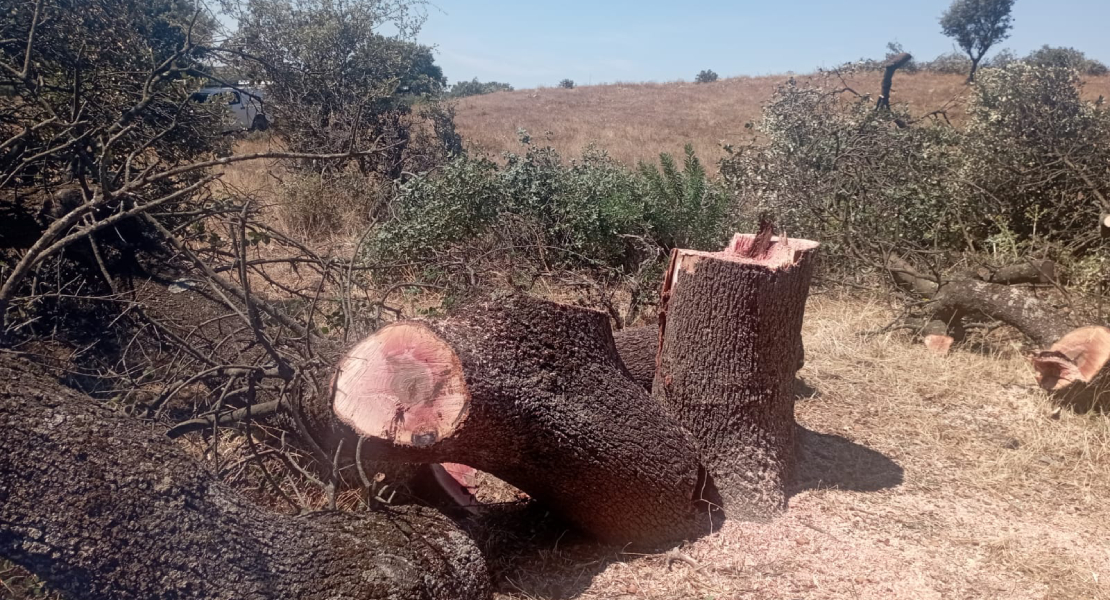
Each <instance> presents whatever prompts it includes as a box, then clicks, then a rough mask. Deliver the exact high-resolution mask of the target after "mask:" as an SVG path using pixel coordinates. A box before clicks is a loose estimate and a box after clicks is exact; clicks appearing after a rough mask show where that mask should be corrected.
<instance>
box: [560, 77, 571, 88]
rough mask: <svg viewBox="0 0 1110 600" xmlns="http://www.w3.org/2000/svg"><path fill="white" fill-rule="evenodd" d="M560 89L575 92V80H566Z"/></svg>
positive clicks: (561, 83) (562, 82)
mask: <svg viewBox="0 0 1110 600" xmlns="http://www.w3.org/2000/svg"><path fill="white" fill-rule="evenodd" d="M559 87H561V88H563V89H565V90H573V89H574V80H573V79H564V80H562V81H560V82H559Z"/></svg>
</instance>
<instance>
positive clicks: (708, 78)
mask: <svg viewBox="0 0 1110 600" xmlns="http://www.w3.org/2000/svg"><path fill="white" fill-rule="evenodd" d="M714 81H717V73H715V72H714V71H713V69H705V70H703V71H701V72H699V73H698V75H697V77H694V83H713V82H714Z"/></svg>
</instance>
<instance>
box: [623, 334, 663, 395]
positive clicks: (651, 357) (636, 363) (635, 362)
mask: <svg viewBox="0 0 1110 600" xmlns="http://www.w3.org/2000/svg"><path fill="white" fill-rule="evenodd" d="M613 341H614V342H616V344H617V354H619V355H620V357H621V362H623V363H624V366H625V368H626V369H628V374H629V375H631V376H632V380H633V381H635V382H636V383H638V384H639V385H640V387H642V388H644V389H645V390H647V391H649V392H650V391H651V385H652V382H653V381H655V361H656V358H657V357H658V355H659V325H655V324H653V325H641V326H639V327H628V328H625V329H622V330H620V331H615V332H613Z"/></svg>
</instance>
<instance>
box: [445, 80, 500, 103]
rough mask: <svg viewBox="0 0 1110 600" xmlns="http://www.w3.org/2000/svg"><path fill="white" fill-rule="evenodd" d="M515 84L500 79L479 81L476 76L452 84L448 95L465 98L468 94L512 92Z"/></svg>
mask: <svg viewBox="0 0 1110 600" xmlns="http://www.w3.org/2000/svg"><path fill="white" fill-rule="evenodd" d="M511 91H513V86H511V85H509V84H507V83H501V82H499V81H485V82H482V81H478V78H477V77H475V78H474V79H472V80H470V81H460V82H458V83H456V84H455V85H453V86H451V91H450V92H448V94H447V95H448V96H450V97H452V98H465V97H467V96H481V95H483V94H492V93H494V92H511Z"/></svg>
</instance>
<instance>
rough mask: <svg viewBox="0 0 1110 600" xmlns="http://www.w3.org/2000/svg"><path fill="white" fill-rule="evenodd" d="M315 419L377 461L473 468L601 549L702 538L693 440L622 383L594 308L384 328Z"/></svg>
mask: <svg viewBox="0 0 1110 600" xmlns="http://www.w3.org/2000/svg"><path fill="white" fill-rule="evenodd" d="M315 413H316V414H315V415H310V420H313V421H316V422H318V423H319V422H322V421H325V420H327V419H329V418H331V419H332V420H333V421H335V422H337V423H338V424H339V425H338V426H337V427H339V428H349V430H350V431H351V432H353V434H354V435H356V436H363V437H364V438H365V439H364V442H371V443H373V444H374V445H373V452H374V454H375V460H399V461H405V462H428V463H433V462H434V463H442V462H451V463H461V464H465V465H468V466H470V467H474V468H477V469H481V470H482V471H485V472H488V473H490V474H492V475H494V476H496V477H499V478H501V479H503V480H504V481H506V482H508V483H510V484H512V485H514V486H516V487H517V488H519V489H520V490H522V491H524V492H525V493H527V494H528V495H529V496H531V497H533V498H535V499H537V500H540V501H543V502H544V503H546V504H547V505H549V506H550V507H551V508H552V509H553V510H555V511H556V512H558V513H559V514H561V515H562V516H563V517H565V518H566V519H567V520H569V521H570V522H571V523H574V524H575V525H577V526H579V527H580V528H581V529H583V530H585V531H587V532H589V533H591V534H593V535H595V536H597V537H599V538H601V539H602V540H604V541H607V542H613V543H621V544H626V543H634V544H637V545H640V546H652V545H657V544H663V543H669V542H674V541H678V540H682V539H687V538H690V537H694V536H698V535H704V534H706V533H709V532H710V531H712V528H713V523H714V519H713V517H712V516H711V514H710V513H711V510H710V504H711V503H713V504H715V503H716V502H717V498H716V497H715V496H714V495H713V492H712V490H711V489H708V488H707V486H706V478H705V474H704V472H703V470H702V469H701V467H700V463H699V460H698V454H697V449H696V445H695V442H694V441H693V439H691V438H690V436H689V434H688V433H686V432H685V431H684V430H683V429H682V428H681V427H679V425H678V424H677V423H676V422H675V421H674V420H673V419H672V418H671V417H670V416H668V415H667V414H666V411H665V410H664V409H663V407H662V406H660V405H659V404H657V403H656V402H654V401H653V400H652V398H651V396H650V395H649V394H648V393H647V392H646V391H645V390H644V389H642V388H640V387H639V386H637V385H636V383H635V382H634V381H632V380H631V379H630V378H629V377H628V375H627V372H626V371H625V369H624V366H623V365H622V363H621V360H620V358H619V357H618V355H617V351H616V347H615V345H614V342H613V335H612V330H611V328H610V326H609V320H608V317H607V316H606V315H605V314H604V313H601V312H598V311H593V310H588V309H583V308H577V307H571V306H564V305H559V304H555V303H551V302H546V301H542V300H537V299H533V298H528V297H523V296H511V297H508V298H502V299H496V300H493V301H489V302H485V303H481V304H476V305H472V306H468V307H466V308H465V309H463V310H460V311H459V312H457V313H456V316H452V317H449V318H446V319H442V320H436V321H404V322H399V323H395V324H392V325H389V326H387V327H384V328H382V329H380V330H378V331H377V332H375V333H374V334H373V335H371V336H370V337H368V338H367V339H365V340H363V341H362V342H360V343H359V344H358V345H357V346H355V347H354V348H353V349H352V350H351V351H350V352H349V353H348V354H347V356H346V357H345V358H344V359H343V360H342V361H341V363H340V366H339V371H338V375H337V377H336V382H335V395H334V400H333V401H332V402H331V403H330V404H329V405H326V406H318V407H316V409H315ZM332 435H342V432H341V431H340V430H339V429H334V430H333V432H332Z"/></svg>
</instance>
